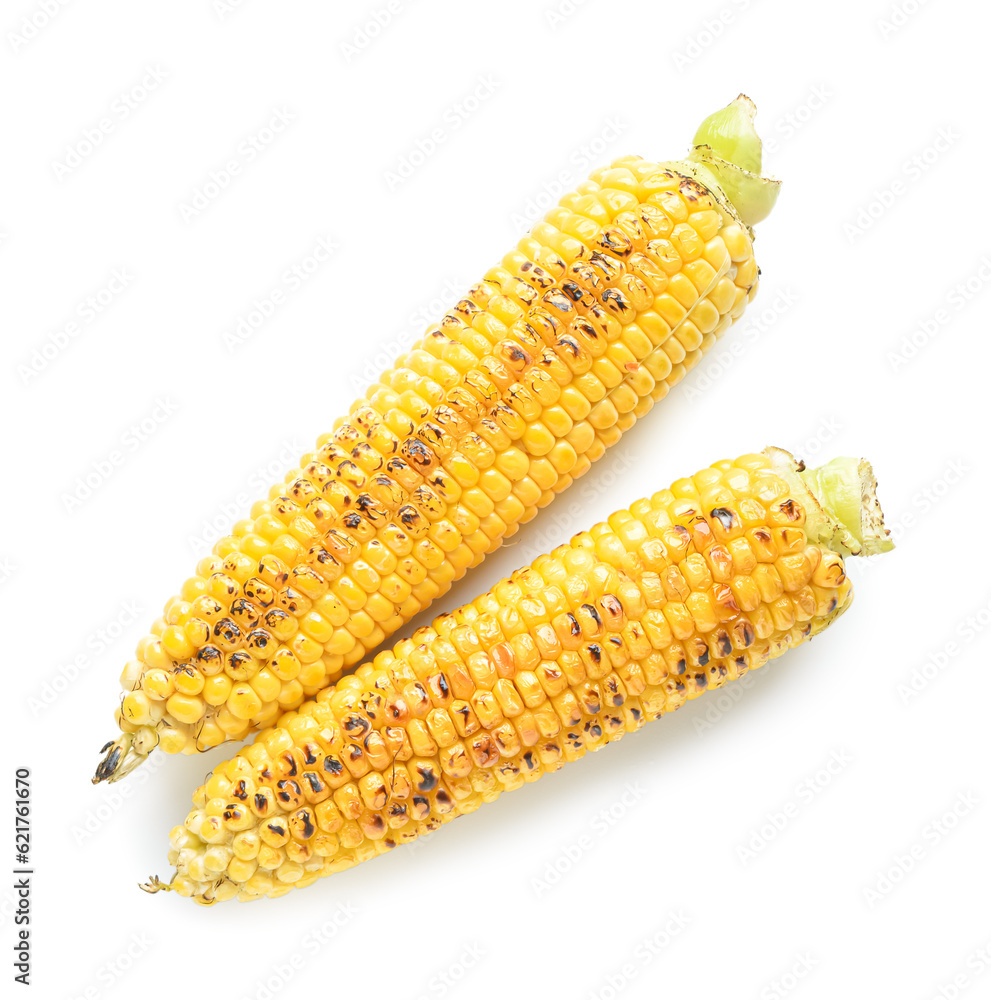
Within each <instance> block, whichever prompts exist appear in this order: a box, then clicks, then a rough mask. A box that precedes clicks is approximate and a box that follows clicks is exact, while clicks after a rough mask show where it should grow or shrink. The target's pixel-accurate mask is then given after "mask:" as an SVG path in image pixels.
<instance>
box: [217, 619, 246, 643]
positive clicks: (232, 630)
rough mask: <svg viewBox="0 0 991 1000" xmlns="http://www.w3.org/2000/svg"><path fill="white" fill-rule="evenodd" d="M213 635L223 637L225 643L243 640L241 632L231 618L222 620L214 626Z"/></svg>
mask: <svg viewBox="0 0 991 1000" xmlns="http://www.w3.org/2000/svg"><path fill="white" fill-rule="evenodd" d="M213 634H214V635H215V636H218V637H222V638H223V639H224V641H225V642H230V643H235V642H237V641H238V640H239V639H240V638H241V630H240V629H239V628H238V627H237V625H236V624H235V623H234V622H233V621H231V619H230V618H221V619H220V621H219V622H217V624H216V625H214V626H213Z"/></svg>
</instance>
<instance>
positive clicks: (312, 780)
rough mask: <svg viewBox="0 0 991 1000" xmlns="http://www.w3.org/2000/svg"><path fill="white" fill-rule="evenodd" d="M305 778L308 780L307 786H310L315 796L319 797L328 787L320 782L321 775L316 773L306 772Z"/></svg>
mask: <svg viewBox="0 0 991 1000" xmlns="http://www.w3.org/2000/svg"><path fill="white" fill-rule="evenodd" d="M303 777H304V778H306V781H307V784H308V785H309V786H310V791H312V792H313V794H314V795H319V794H320V793H321V792H322V791H323V790H324V788H325V787H326V786H325V785H324V783H323V782H322V781H321V780H320V775H319V774H316V773H314V772H313V771H305V772H304V773H303Z"/></svg>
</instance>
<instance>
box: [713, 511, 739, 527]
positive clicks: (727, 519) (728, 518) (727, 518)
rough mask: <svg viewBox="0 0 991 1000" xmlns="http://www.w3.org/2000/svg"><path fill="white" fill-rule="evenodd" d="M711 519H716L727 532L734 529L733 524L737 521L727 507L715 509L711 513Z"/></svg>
mask: <svg viewBox="0 0 991 1000" xmlns="http://www.w3.org/2000/svg"><path fill="white" fill-rule="evenodd" d="M709 517H714V518H715V519H716V520H717V521H718V522H719V523H720V524H721V525H722V526H723V528H724V529H725V530H726V531H729V530H730V528H732V527H733V523H734V521H735V520H736V516H735V515H734V513H733V511H731V510H727V509H726V508H725V507H713V508H712V510H710V511H709Z"/></svg>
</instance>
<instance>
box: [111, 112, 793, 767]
mask: <svg viewBox="0 0 991 1000" xmlns="http://www.w3.org/2000/svg"><path fill="white" fill-rule="evenodd" d="M752 117H753V105H752V104H751V103H750V102H749V101H748V100H747V99H746V98H742V97H741V98H739V99H738V100H737V101H735V102H733V104H731V105H730V106H729V107H728V108H726V109H724V110H723V111H722V112H718V113H717V114H716V115H713V116H711V117H710V118H709V119H707V121H706V123H704V124H703V126H702V128H701V129H700V131H699V134H698V135H697V136H696V147H695V150H694V151H693V154H692V156H691V157H690V158H689V160H686V161H681V162H679V163H674V164H659V163H654V162H650V161H647V160H643V159H640V158H639V157H625V158H623V159H620V160H617V161H616V162H615V163H613V164H612V166H611V167H609V168H607V169H602V170H597V171H595V172H594V173H593V174H592V175H591V177H590V179H589V180H588V181H586V182H585V183H583V184H582V185H580V186H579V188H578V190H577V191H575V192H573V193H571V194H568V195H566V196H565V197H564V198H562V200H561V203H560V206H559V207H558V208H555V209H554V210H552V211H551V212H549V213H548V215H547V216H546V218H545V219H544V221H543V222H541V223H539V224H538V225H537V226H535V227H534V229H533V231H532V232H531V233H530V234H529V235H528V236H526V237H525V238H524V239H522V240H521V241H520V243H519V244H518V246H517V248H516V249H515V250H514V251H512V252H511V253H509V254H508V255H507V256H506V257H505V258H504V260H503V262H502V263H501V264H500V265H499V266H497V267H494V268H492V269H491V270H490V271H489V272H488V274H487V275H486V276H485V279H484V280H483V281H482V282H480V283H479V284H478V285H476V286H474V287H473V288H472V289H471V291H470V292H469V294H468V295H467V296H466V297H465V298H464V299H462V300H461V301H460V302H459V303H458V304H457V306H455V307H454V308H453V309H452V310H451V311H450V312H449V313H448V314H447V315H446V316H445V317H444V318H443V319H442V320H441V322H440V323H439V324H438V325H437V326H435V327H433V328H431V329H430V330H429V331H428V332H427V334H426V336H425V337H424V338H423V339H422V340H421V341H420V342H419V343H418V344H417V345H416V346H415V347H414V349H413V350H412V351H411V352H410V353H409V354H408V355H407V356H405V357H404V358H400V359H399V361H398V363H397V366H396V367H395V368H394V369H392V370H390V371H387V372H386V373H385V374H384V375H383V376H382V377H381V379H380V381H378V382H377V383H375V384H374V385H373V386H371V387H370V388H369V390H368V391H367V393H366V396H365V398H363V399H360V400H358V401H357V402H356V403H355V404H354V405H353V406H352V407H351V410H350V415H349V416H348V417H346V418H344V419H342V420H338V421H337V423H336V425H335V430H334V431H333V432H332V433H330V434H326V435H324V436H323V437H321V438H320V439H318V441H317V447H316V450H315V451H313V452H312V453H310V454H307V455H304V456H303V458H302V459H301V460H300V467H299V468H298V469H294V470H292V471H291V472H289V474H288V475H287V476H286V480H285V482H283V483H278V484H276V485H275V486H273V487H272V489H271V490H270V491H269V496H268V499H266V500H262V501H259V502H258V503H256V504H255V505H254V507H252V509H251V518H250V519H248V520H245V521H242V522H240V523H239V524H237V525H236V526H235V530H234V534H233V535H232V536H230V537H228V538H224V539H223V540H221V541H220V542H219V543H217V545H216V546H215V548H214V552H213V554H212V555H210V556H207V557H206V558H205V559H203V560H202V561H201V562H200V564H199V566H198V567H197V572H196V575H194V576H193V577H191V578H190V579H189V580H187V581H186V583H185V584H184V585H183V587H182V590H181V592H180V594H179V595H178V596H176V597H174V598H172V599H171V600H170V601H169V602H168V603H167V604H166V606H165V613H164V615H163V616H162V617H161V618H159V619H158V621H156V622H155V624H154V626H153V628H152V633H151V634H150V635H148V636H146V637H145V638H144V639H142V641H141V642H140V643H139V645H138V649H137V656H136V658H135V659H134V660H133V661H131V662H130V663H128V664H127V666H126V667H125V669H124V672H123V674H122V676H121V683H122V685H123V687H124V690H125V695H124V697H123V701H122V704H121V706H120V709H119V710H118V712H117V722H118V725H119V727H120V730H121V734H122V735H121V736H120V738H119V739H117V740H116V741H115V742H113V743H111V744H108V745H107V746H106V747H104V751H105V752H106V756H105V758H104V760H103V762H102V763H101V764H100V766H99V768H98V769H97V772H96V777H95V778H94V781H100V780H104V779H110V780H114V779H116V778H119V777H121V776H122V775H124V774H126V773H127V772H128V771H129V770H130V769H131V768H132V767H133V766H135V765H136V764H137V763H139V762H140V761H141V759H143V757H144V756H145V755H146V754H147V753H149V752H150V751H151V750H152V749H154V748H155V747H159V748H160V749H162V750H164V751H166V752H168V753H176V752H183V753H193V752H196V751H202V750H206V749H209V748H210V747H213V746H216V745H217V744H219V743H223V742H225V741H227V740H240V739H243V738H244V737H245V736H247V735H248V733H250V732H252V731H254V730H257V729H259V728H263V727H264V726H267V725H271V724H272V722H274V720H275V719H276V718H277V717H278V715H279V714H280V713H281V712H283V711H285V710H286V709H290V708H293V707H295V706H296V705H298V704H300V702H301V701H302V700H303V699H304V698H305V697H307V696H310V695H313V694H314V693H315V692H317V691H319V690H320V689H321V688H323V687H325V686H326V685H327V684H329V683H331V682H332V681H334V680H335V679H336V678H337V677H338V676H340V674H341V672H342V671H343V670H344V669H345V668H347V667H349V666H353V665H355V664H357V663H359V662H360V661H361V659H362V657H363V656H364V655H365V654H366V653H367V652H368V651H369V650H371V649H373V648H374V647H376V646H377V645H379V644H380V643H381V642H382V641H383V640H384V639H385V638H386V637H387V636H389V635H390V634H391V633H392V632H394V631H395V630H396V629H397V628H398V627H399V626H401V625H402V624H403V623H404V622H406V621H408V620H409V619H410V618H412V617H413V615H415V614H416V613H417V612H419V611H420V610H422V609H423V608H425V607H426V606H427V605H428V604H429V603H430V602H431V601H432V600H433V599H434V598H436V597H437V596H439V595H441V594H443V593H445V592H446V591H447V589H448V588H449V587H450V586H451V584H452V582H453V581H455V580H457V579H458V578H459V577H460V576H462V575H463V574H464V573H465V571H466V570H467V569H468V568H470V567H472V566H475V565H477V564H478V563H479V562H481V560H482V559H483V558H484V556H485V555H486V554H487V553H488V552H491V551H492V550H493V549H495V548H496V547H498V546H499V544H501V542H502V541H503V539H505V538H506V537H507V536H509V535H511V534H512V533H513V532H514V531H516V529H517V528H518V526H519V525H520V524H521V523H523V522H524V521H527V520H529V518H531V517H532V516H533V515H534V513H535V512H536V511H537V509H538V508H540V507H542V506H544V505H545V504H547V503H549V502H550V501H551V499H553V497H554V496H555V494H556V493H558V492H559V491H560V490H562V489H564V488H565V487H566V486H568V485H569V484H570V483H571V482H572V480H573V479H575V478H576V477H577V476H580V475H581V474H582V473H583V472H584V471H585V470H586V469H587V468H588V467H589V465H590V463H591V462H592V461H594V460H595V459H596V458H598V457H599V456H600V455H601V454H602V453H603V451H604V450H605V449H606V448H607V447H608V446H609V445H610V444H612V443H614V442H615V441H616V440H617V439H618V438H619V436H620V435H621V434H622V433H623V431H624V430H626V429H627V428H628V427H630V426H631V425H632V423H633V422H634V420H635V419H636V418H637V417H639V416H641V415H642V414H644V413H646V412H647V410H649V409H650V407H651V406H652V404H653V403H654V401H656V400H658V399H660V398H661V397H662V396H664V395H665V394H666V393H667V391H668V389H669V388H670V387H671V386H672V385H674V384H675V383H676V382H678V381H679V380H680V379H681V378H682V377H683V376H684V374H685V373H686V372H687V371H688V370H689V369H690V368H691V367H692V366H693V365H694V364H695V363H696V362H697V361H698V360H699V358H700V357H701V355H702V353H703V352H704V351H705V350H706V349H707V348H708V347H709V346H710V345H711V344H712V343H713V342H714V341H715V339H716V338H717V337H718V336H719V335H720V334H721V333H722V332H723V331H724V330H725V329H726V328H727V327H728V326H729V325H730V324H731V323H732V322H733V321H734V320H735V319H737V318H738V317H739V316H740V315H741V313H742V312H743V309H744V307H745V306H746V304H747V302H748V300H749V299H750V298H752V297H753V295H754V293H755V291H756V287H757V274H758V271H757V265H756V262H755V260H754V256H753V246H752V241H751V232H750V229H749V224H751V223H753V222H755V221H757V220H758V219H759V218H760V217H762V215H763V214H764V213H765V212H766V211H768V210H769V208H770V202H772V201H773V195H774V193H776V186H775V184H774V183H773V182H770V181H767V180H766V179H763V178H760V177H759V176H758V174H757V173H755V172H750V171H758V170H759V168H760V141H759V140H758V139H757V137H756V134H755V133H754V131H753V127H752ZM717 154H719V155H717ZM720 155H721V156H722V157H723V158H722V159H721V158H720ZM723 185H725V186H726V187H727V188H728V189H730V190H732V191H733V197H732V198H730V197H728V196H727V195H726V193H725V192H724V190H723V187H722V186H723Z"/></svg>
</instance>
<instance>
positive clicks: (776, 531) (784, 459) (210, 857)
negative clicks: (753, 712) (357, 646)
mask: <svg viewBox="0 0 991 1000" xmlns="http://www.w3.org/2000/svg"><path fill="white" fill-rule="evenodd" d="M874 485H875V484H874V477H873V473H872V472H871V469H870V466H869V465H868V464H867V463H866V462H860V463H858V462H857V461H856V460H853V459H838V460H836V461H835V462H833V463H830V464H829V465H827V466H824V467H823V468H822V469H819V470H816V471H813V472H806V471H804V467H803V466H802V465H801V464H800V463H796V462H795V461H794V460H793V459H792V458H791V456H790V455H788V454H787V453H786V452H781V451H779V450H777V449H768V450H767V451H765V452H764V453H763V454H754V455H744V456H742V457H741V458H738V459H736V460H735V461H723V462H717V463H716V464H715V465H713V466H712V467H711V468H708V469H705V470H703V471H702V472H699V473H698V474H697V475H695V476H694V477H692V478H689V479H681V480H679V481H677V482H676V483H674V484H673V485H672V486H671V488H670V489H669V490H664V491H662V492H660V493H657V494H655V495H654V496H653V497H651V498H650V499H645V500H641V501H638V502H637V503H635V504H634V505H633V506H632V507H631V508H630V509H629V510H626V511H620V512H619V513H616V514H613V516H612V517H610V518H609V520H608V522H604V523H602V524H598V525H596V526H595V527H594V528H592V529H591V531H587V532H584V533H582V534H579V535H577V536H576V537H575V538H574V539H573V540H572V541H571V543H570V544H569V545H563V546H561V547H559V548H557V549H555V550H554V551H553V552H551V553H550V555H545V556H541V557H540V558H538V559H537V560H536V561H535V562H534V563H533V564H532V565H531V566H530V567H528V568H526V569H522V570H520V571H518V572H516V573H514V574H513V575H512V576H511V577H510V578H509V579H506V580H503V581H502V582H501V583H499V584H497V585H496V586H495V587H494V588H493V589H492V590H491V591H490V592H489V593H487V594H483V595H482V596H481V597H479V598H478V599H477V600H475V601H473V602H472V603H471V604H468V605H466V606H465V607H462V608H459V609H458V610H457V611H455V612H453V613H452V614H445V615H441V616H440V617H439V618H437V619H436V620H435V621H434V623H433V625H432V626H431V627H429V628H424V629H420V630H419V631H418V632H416V633H415V634H414V635H413V636H412V638H410V639H406V640H403V641H401V642H399V643H398V644H397V645H396V646H395V648H394V649H392V650H391V651H388V652H383V653H380V654H379V655H378V656H377V657H376V658H375V660H374V661H373V662H371V663H366V664H364V665H362V666H361V667H359V668H358V670H357V672H356V673H354V674H353V675H351V676H348V677H345V678H343V679H342V680H340V681H338V683H337V684H336V686H334V687H330V688H327V689H326V690H324V691H322V692H321V693H320V694H319V695H318V696H317V698H315V699H312V700H309V701H307V702H306V703H305V704H304V705H302V706H301V707H300V709H299V710H298V711H290V712H288V713H286V714H285V715H283V716H282V718H281V719H279V721H278V723H277V724H276V726H275V727H274V728H270V729H267V730H265V731H264V732H262V733H260V734H259V735H258V736H257V738H256V739H255V741H254V743H253V744H252V745H250V746H248V747H247V748H245V749H243V750H242V751H241V752H240V753H238V754H237V756H235V757H234V758H233V759H231V760H229V761H227V762H226V763H224V764H222V765H221V766H219V767H218V768H217V769H216V770H215V771H214V772H213V774H212V775H211V776H210V777H209V778H208V780H207V782H206V784H205V785H203V786H202V787H201V788H199V789H198V790H197V792H196V793H195V795H194V797H193V806H194V808H193V811H192V812H191V813H190V814H189V816H188V817H187V819H186V821H185V823H184V824H183V825H181V826H177V827H175V828H174V829H173V831H172V834H171V845H172V849H171V851H170V853H169V860H170V862H171V863H172V864H174V865H175V866H176V869H177V871H176V874H175V876H174V878H173V879H172V881H171V883H170V884H169V885H168V886H165V885H163V884H162V883H161V882H159V881H158V880H157V879H152V881H151V882H150V883H148V884H147V885H146V886H144V888H146V889H148V890H149V891H157V890H158V889H161V888H170V889H174V890H176V891H177V892H179V893H180V894H182V895H184V896H192V897H194V898H195V899H196V900H197V901H199V902H201V903H210V902H213V901H215V900H222V899H229V898H232V897H234V896H236V897H237V898H239V899H244V900H247V899H255V898H257V897H259V896H279V895H282V894H284V893H286V892H288V891H289V890H290V889H291V888H293V887H294V886H305V885H309V884H310V883H311V882H313V881H314V880H315V879H317V878H319V877H320V876H321V875H328V874H331V873H333V872H336V871H340V870H341V869H344V868H348V867H350V866H351V865H354V864H356V863H358V862H359V861H364V860H366V859H367V858H371V857H373V856H374V855H376V854H379V853H381V852H383V851H386V850H388V849H389V848H392V847H394V846H395V845H397V844H403V843H407V842H409V841H411V840H413V839H415V838H416V837H418V836H421V835H423V834H425V833H428V832H430V831H432V830H434V829H436V828H437V827H438V826H439V825H440V824H442V823H445V822H447V821H448V820H451V819H454V818H455V817H456V816H460V815H462V814H464V813H469V812H473V811H474V810H475V809H477V808H478V807H479V806H480V805H482V803H484V802H489V801H491V800H492V799H494V798H496V797H497V796H498V795H499V794H500V793H501V792H503V791H507V790H510V789H513V788H518V787H519V786H520V785H522V784H523V783H524V782H528V781H534V780H536V779H537V778H539V777H540V776H541V775H542V774H545V773H547V772H550V771H556V770H557V769H558V768H560V767H562V766H563V765H564V764H565V763H566V762H567V761H570V760H575V759H577V758H578V757H581V756H582V755H583V754H584V753H585V752H586V750H597V749H599V748H600V747H602V746H604V745H605V744H607V743H609V742H611V741H613V740H617V739H619V738H620V737H622V736H623V735H624V734H626V733H628V732H633V731H634V730H636V729H639V728H640V727H641V726H642V725H643V724H644V722H646V721H647V720H648V719H656V718H658V717H659V716H661V715H663V714H664V713H665V712H670V711H673V710H674V709H676V708H678V707H679V706H681V705H683V704H684V703H685V702H686V701H688V700H689V699H691V698H695V697H696V696H698V695H700V694H702V693H703V692H704V691H706V690H708V689H710V688H716V687H719V686H721V685H723V684H725V683H726V682H727V681H730V680H733V679H734V678H737V677H740V676H741V675H743V674H745V673H746V672H747V671H749V670H754V669H756V668H758V667H760V666H762V665H763V664H764V663H766V662H767V660H768V659H770V658H772V657H775V656H778V655H779V654H780V653H782V652H784V650H786V649H788V648H789V647H791V646H795V645H798V644H799V643H801V642H803V641H804V640H805V639H807V638H808V637H810V636H812V635H815V634H816V633H817V632H819V631H821V630H822V629H823V628H825V627H826V626H827V625H828V624H829V623H830V622H832V621H833V620H834V619H835V618H836V617H837V616H838V615H840V614H842V612H843V611H844V610H845V609H846V608H847V606H848V605H849V603H850V599H851V596H852V592H851V586H850V582H849V580H848V579H847V577H846V575H845V572H844V564H843V557H844V556H845V555H851V554H853V555H859V554H872V553H874V552H881V551H886V550H887V549H888V548H890V547H891V543H890V542H889V541H888V540H887V532H886V531H885V529H884V526H883V522H882V518H881V513H880V509H879V508H878V506H877V502H876V499H875V497H874Z"/></svg>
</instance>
